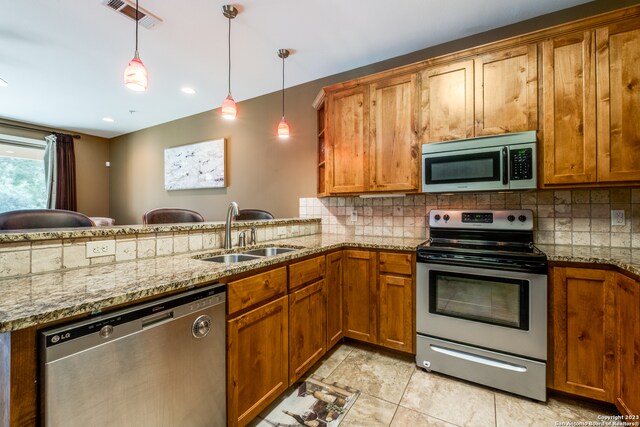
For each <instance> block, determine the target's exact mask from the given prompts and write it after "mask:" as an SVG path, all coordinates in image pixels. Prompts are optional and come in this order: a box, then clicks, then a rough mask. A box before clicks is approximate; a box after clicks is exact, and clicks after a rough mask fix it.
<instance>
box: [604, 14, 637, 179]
mask: <svg viewBox="0 0 640 427" xmlns="http://www.w3.org/2000/svg"><path fill="white" fill-rule="evenodd" d="M596 68H597V70H598V83H597V91H598V93H597V98H598V104H597V114H598V181H600V182H616V181H640V119H639V118H638V112H639V111H640V20H639V19H637V18H636V19H629V20H627V21H623V22H620V23H617V24H612V25H609V26H607V27H603V28H598V29H597V30H596Z"/></svg>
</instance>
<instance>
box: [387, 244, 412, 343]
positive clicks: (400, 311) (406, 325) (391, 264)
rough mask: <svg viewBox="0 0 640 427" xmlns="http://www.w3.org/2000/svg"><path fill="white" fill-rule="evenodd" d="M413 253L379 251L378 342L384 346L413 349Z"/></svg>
mask: <svg viewBox="0 0 640 427" xmlns="http://www.w3.org/2000/svg"><path fill="white" fill-rule="evenodd" d="M413 257H414V255H413V254H410V253H387V252H381V253H380V254H379V262H378V265H379V276H378V280H379V294H378V305H379V313H380V327H379V343H380V345H383V346H385V347H388V348H393V349H395V350H400V351H404V352H406V353H414V352H415V341H416V329H415V318H416V314H415V296H414V295H415V292H414V289H415V284H414V277H415V275H414V270H415V268H414V265H415V260H414V259H413Z"/></svg>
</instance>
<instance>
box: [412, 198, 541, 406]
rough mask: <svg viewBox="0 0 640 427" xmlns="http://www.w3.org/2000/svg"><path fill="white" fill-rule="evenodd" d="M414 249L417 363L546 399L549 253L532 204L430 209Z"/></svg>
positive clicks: (524, 394) (521, 393)
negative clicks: (426, 230) (540, 240)
mask: <svg viewBox="0 0 640 427" xmlns="http://www.w3.org/2000/svg"><path fill="white" fill-rule="evenodd" d="M429 227H430V236H431V238H430V239H429V241H428V242H426V243H424V244H422V245H420V246H418V249H417V273H416V274H417V277H416V299H417V302H416V315H417V319H416V328H417V333H418V334H417V335H418V336H417V353H416V363H417V364H418V366H420V367H422V368H425V369H427V370H433V371H436V372H442V373H444V374H448V375H451V376H455V377H458V378H462V379H465V380H469V381H473V382H477V383H481V384H484V385H488V386H491V387H495V388H498V389H502V390H505V391H509V392H512V393H516V394H519V395H523V396H527V397H530V398H533V399H537V400H546V360H547V257H546V256H545V254H544V253H542V252H540V251H539V250H538V249H537V248H536V247H535V246H534V245H533V213H532V212H531V211H530V210H513V211H506V210H432V211H431V212H429Z"/></svg>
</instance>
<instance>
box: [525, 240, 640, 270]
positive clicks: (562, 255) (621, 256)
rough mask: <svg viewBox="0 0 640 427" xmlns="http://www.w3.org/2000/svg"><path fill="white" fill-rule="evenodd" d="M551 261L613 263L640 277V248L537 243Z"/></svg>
mask: <svg viewBox="0 0 640 427" xmlns="http://www.w3.org/2000/svg"><path fill="white" fill-rule="evenodd" d="M536 246H537V247H538V248H539V249H540V250H541V251H542V252H544V253H545V254H547V259H548V260H549V261H555V262H581V263H589V264H607V265H613V266H616V267H618V268H620V269H621V270H624V271H627V272H629V273H632V274H634V275H636V276H638V277H640V248H633V249H631V248H610V247H602V246H573V245H536Z"/></svg>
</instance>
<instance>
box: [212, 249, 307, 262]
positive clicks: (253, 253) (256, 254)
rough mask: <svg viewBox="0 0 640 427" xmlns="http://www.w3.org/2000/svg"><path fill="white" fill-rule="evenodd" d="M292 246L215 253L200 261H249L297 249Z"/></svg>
mask: <svg viewBox="0 0 640 427" xmlns="http://www.w3.org/2000/svg"><path fill="white" fill-rule="evenodd" d="M297 250H298V249H294V248H282V247H278V246H271V247H268V248H257V249H251V250H248V251H244V252H241V253H237V254H223V255H216V256H212V257H208V258H201V260H202V261H211V262H220V263H225V264H230V263H234V262H242V261H251V260H255V259H258V258H262V257H267V256H273V255H280V254H284V253H287V252H293V251H297Z"/></svg>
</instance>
